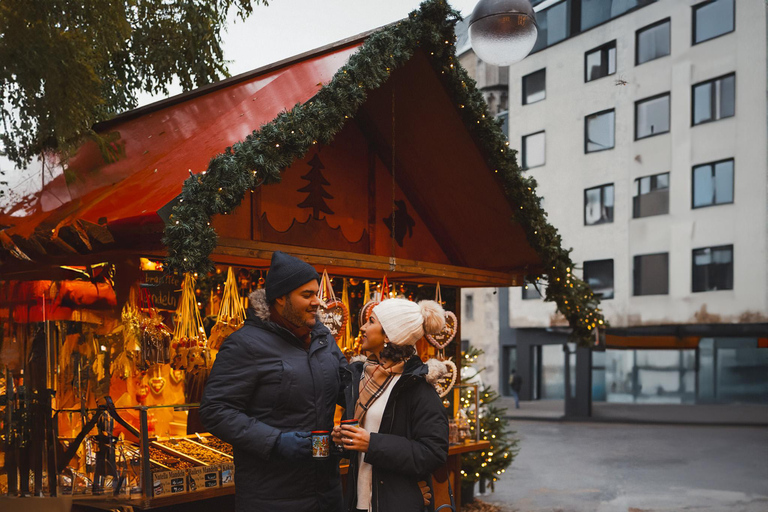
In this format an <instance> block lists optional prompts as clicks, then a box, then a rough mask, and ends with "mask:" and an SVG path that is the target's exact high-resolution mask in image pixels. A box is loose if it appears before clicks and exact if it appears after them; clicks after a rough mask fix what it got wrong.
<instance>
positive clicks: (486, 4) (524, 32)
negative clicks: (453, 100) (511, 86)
mask: <svg viewBox="0 0 768 512" xmlns="http://www.w3.org/2000/svg"><path fill="white" fill-rule="evenodd" d="M537 35H538V28H537V26H536V15H535V14H534V12H533V7H531V2H530V1H529V0H480V1H479V2H478V3H477V5H476V6H475V9H474V10H473V11H472V15H471V16H470V17H469V40H470V42H471V43H472V49H473V50H474V51H475V53H476V54H477V56H478V57H480V58H481V59H482V60H484V61H485V62H488V63H489V64H495V65H496V66H509V65H510V64H514V63H515V62H519V61H521V60H523V59H524V58H525V57H526V56H527V55H528V54H529V53H531V50H532V49H533V45H534V44H536V37H537Z"/></svg>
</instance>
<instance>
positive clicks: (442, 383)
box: [433, 359, 459, 398]
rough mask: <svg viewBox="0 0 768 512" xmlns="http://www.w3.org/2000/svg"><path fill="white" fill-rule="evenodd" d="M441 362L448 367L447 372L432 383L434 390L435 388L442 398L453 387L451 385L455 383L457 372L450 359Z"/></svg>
mask: <svg viewBox="0 0 768 512" xmlns="http://www.w3.org/2000/svg"><path fill="white" fill-rule="evenodd" d="M441 362H442V363H443V364H444V365H445V366H446V368H447V369H448V373H446V374H445V375H443V376H442V377H441V378H440V379H439V380H438V381H437V382H435V383H434V384H433V385H434V386H435V390H437V394H438V395H440V398H443V397H444V396H446V395H447V394H448V393H449V392H450V391H451V389H453V386H455V385H456V378H457V377H458V375H459V372H458V371H457V369H456V365H455V364H454V362H453V361H451V360H450V359H447V360H445V361H441Z"/></svg>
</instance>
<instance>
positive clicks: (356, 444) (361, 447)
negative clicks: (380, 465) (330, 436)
mask: <svg viewBox="0 0 768 512" xmlns="http://www.w3.org/2000/svg"><path fill="white" fill-rule="evenodd" d="M334 430H335V429H334ZM341 434H342V436H343V439H342V442H343V445H344V448H346V449H347V450H354V451H356V452H363V453H365V452H367V451H368V443H370V442H371V434H370V433H369V432H368V431H367V430H365V429H364V428H360V427H348V426H347V425H342V427H341Z"/></svg>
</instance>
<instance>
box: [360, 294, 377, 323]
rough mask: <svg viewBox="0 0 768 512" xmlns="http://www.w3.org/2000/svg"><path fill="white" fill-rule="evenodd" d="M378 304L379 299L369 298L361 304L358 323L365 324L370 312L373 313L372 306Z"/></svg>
mask: <svg viewBox="0 0 768 512" xmlns="http://www.w3.org/2000/svg"><path fill="white" fill-rule="evenodd" d="M378 305H379V301H377V300H369V301H368V302H366V303H365V304H364V305H363V307H362V308H361V309H360V318H359V320H360V324H359V325H365V324H367V323H368V319H369V318H371V313H373V308H375V307H376V306H378Z"/></svg>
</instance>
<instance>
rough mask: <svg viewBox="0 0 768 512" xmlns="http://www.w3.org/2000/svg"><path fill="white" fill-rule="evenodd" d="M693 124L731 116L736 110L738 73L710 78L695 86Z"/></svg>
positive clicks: (692, 110) (692, 109) (692, 111)
mask: <svg viewBox="0 0 768 512" xmlns="http://www.w3.org/2000/svg"><path fill="white" fill-rule="evenodd" d="M692 96H693V106H692V108H691V124H692V125H697V124H701V123H708V122H710V121H717V120H718V119H723V118H725V117H731V116H733V115H734V114H735V111H736V75H734V74H733V73H731V74H730V75H726V76H722V77H720V78H715V79H713V80H708V81H706V82H702V83H700V84H696V85H694V86H693V95H692Z"/></svg>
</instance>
